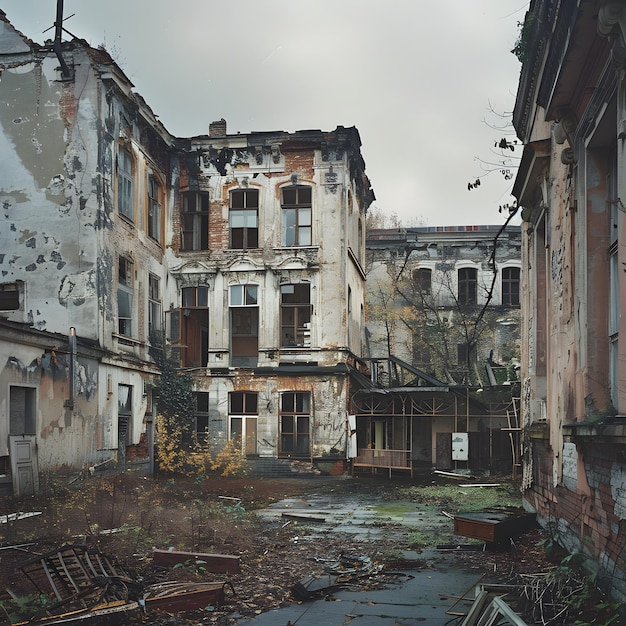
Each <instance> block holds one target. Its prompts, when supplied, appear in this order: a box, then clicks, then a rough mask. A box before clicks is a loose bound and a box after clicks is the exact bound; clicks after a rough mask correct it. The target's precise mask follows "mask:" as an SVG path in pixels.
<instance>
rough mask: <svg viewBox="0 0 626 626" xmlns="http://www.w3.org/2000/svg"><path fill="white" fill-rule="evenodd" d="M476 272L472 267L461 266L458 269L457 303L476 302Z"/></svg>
mask: <svg viewBox="0 0 626 626" xmlns="http://www.w3.org/2000/svg"><path fill="white" fill-rule="evenodd" d="M477 274H478V272H477V271H476V268H473V267H463V268H461V269H460V270H459V273H458V278H459V304H461V305H465V304H477V302H478V299H477V287H478V279H477Z"/></svg>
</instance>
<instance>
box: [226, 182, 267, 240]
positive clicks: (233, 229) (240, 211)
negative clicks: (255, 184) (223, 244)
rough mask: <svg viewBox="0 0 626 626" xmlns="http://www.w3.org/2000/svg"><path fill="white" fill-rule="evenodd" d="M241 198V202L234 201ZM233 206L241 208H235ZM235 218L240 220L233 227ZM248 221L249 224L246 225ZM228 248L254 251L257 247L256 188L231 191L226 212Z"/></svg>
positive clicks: (257, 201) (257, 195)
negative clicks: (238, 223)
mask: <svg viewBox="0 0 626 626" xmlns="http://www.w3.org/2000/svg"><path fill="white" fill-rule="evenodd" d="M236 198H237V199H239V198H241V202H239V200H237V202H235V199H236ZM235 204H237V205H239V204H241V206H235ZM235 218H239V219H242V220H243V221H242V224H241V225H240V226H233V222H234V220H235ZM248 220H251V223H250V224H248ZM228 246H229V248H230V249H232V250H254V249H256V248H258V247H259V190H258V189H256V188H243V189H231V190H230V192H229V211H228Z"/></svg>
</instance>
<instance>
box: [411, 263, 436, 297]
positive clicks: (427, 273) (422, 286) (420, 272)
mask: <svg viewBox="0 0 626 626" xmlns="http://www.w3.org/2000/svg"><path fill="white" fill-rule="evenodd" d="M411 277H412V279H413V287H414V288H415V289H417V291H418V293H420V294H421V295H423V296H430V295H432V292H433V270H432V268H430V267H417V268H415V269H414V270H413V273H412V276H411ZM426 278H427V280H426Z"/></svg>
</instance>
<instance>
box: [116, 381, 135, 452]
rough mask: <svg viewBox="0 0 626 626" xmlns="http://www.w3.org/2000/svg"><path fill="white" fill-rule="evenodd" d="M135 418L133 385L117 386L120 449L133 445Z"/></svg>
mask: <svg viewBox="0 0 626 626" xmlns="http://www.w3.org/2000/svg"><path fill="white" fill-rule="evenodd" d="M132 416H133V388H132V386H131V385H118V386H117V440H118V442H119V449H120V450H121V449H123V448H125V447H126V446H129V445H130V444H131V443H132V438H131V433H130V430H131V426H132Z"/></svg>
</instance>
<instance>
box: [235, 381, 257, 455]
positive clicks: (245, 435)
mask: <svg viewBox="0 0 626 626" xmlns="http://www.w3.org/2000/svg"><path fill="white" fill-rule="evenodd" d="M239 397H240V398H241V401H242V402H241V406H235V407H234V406H233V399H234V398H239ZM258 419H259V394H258V392H256V391H230V392H229V393H228V439H229V440H233V439H235V438H236V437H240V438H241V441H240V444H241V451H242V453H244V454H246V455H248V454H256V452H257V432H258V430H257V429H258ZM235 424H239V425H240V428H239V429H237V428H235V427H234V425H235ZM235 432H237V434H236V435H234V434H233V433H235Z"/></svg>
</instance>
